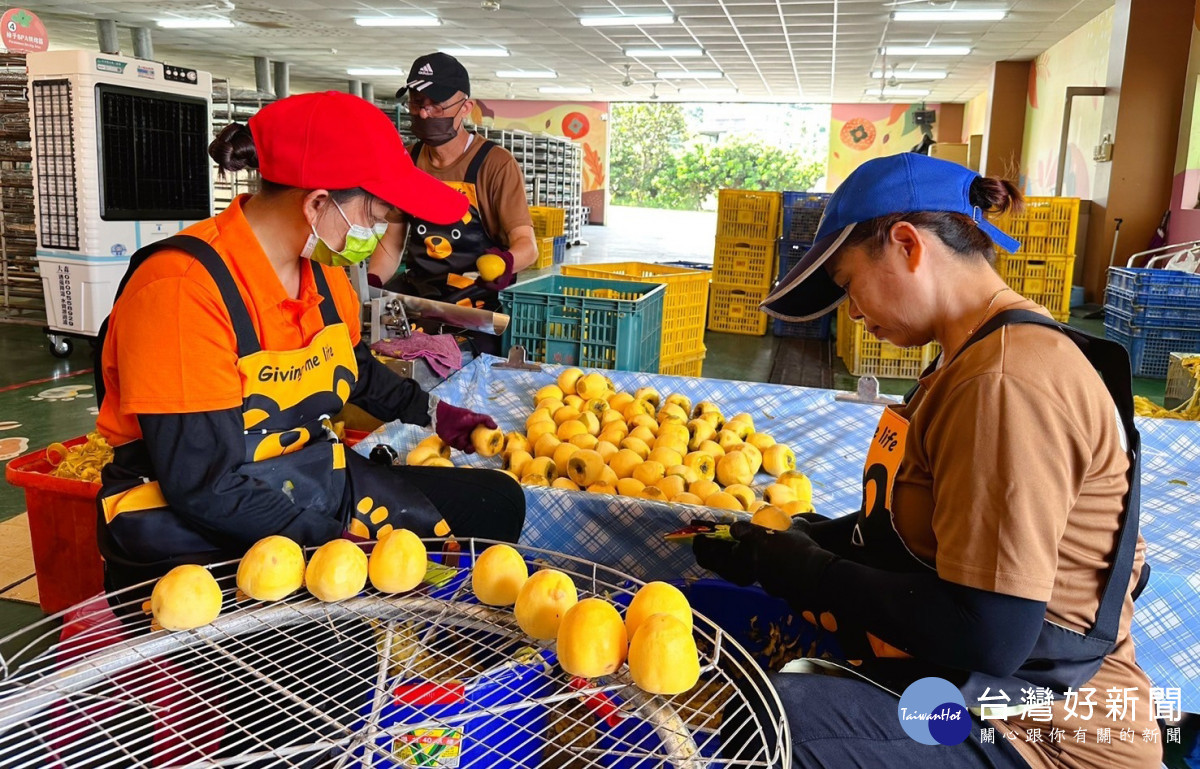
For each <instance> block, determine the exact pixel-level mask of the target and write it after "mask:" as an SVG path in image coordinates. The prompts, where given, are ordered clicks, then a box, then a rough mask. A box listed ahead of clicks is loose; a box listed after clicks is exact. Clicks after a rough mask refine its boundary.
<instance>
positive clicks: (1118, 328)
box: [1104, 309, 1200, 379]
mask: <svg viewBox="0 0 1200 769" xmlns="http://www.w3.org/2000/svg"><path fill="white" fill-rule="evenodd" d="M1104 336H1105V337H1106V338H1108V339H1111V340H1113V341H1114V342H1118V343H1119V344H1120V345H1121V346H1122V347H1124V348H1125V349H1126V350H1128V351H1129V362H1130V364H1131V365H1132V367H1133V375H1134V376H1141V377H1150V378H1153V379H1165V378H1166V376H1167V364H1168V363H1169V362H1170V357H1171V353H1173V352H1188V353H1190V352H1200V328H1153V327H1146V326H1135V325H1133V323H1132V322H1131V320H1130V318H1129V316H1128V315H1123V314H1121V313H1119V312H1117V311H1115V310H1112V309H1106V310H1105V313H1104Z"/></svg>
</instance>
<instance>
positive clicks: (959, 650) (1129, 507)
mask: <svg viewBox="0 0 1200 769" xmlns="http://www.w3.org/2000/svg"><path fill="white" fill-rule="evenodd" d="M1020 202H1021V201H1020V193H1019V192H1018V191H1017V190H1016V188H1015V187H1013V185H1011V184H1010V183H1009V182H1007V181H1001V180H997V179H987V178H983V177H980V176H979V175H978V174H976V173H974V172H973V171H971V170H969V169H967V168H965V167H963V166H959V165H957V164H954V163H949V162H946V161H942V160H937V159H934V158H929V157H926V156H923V155H916V154H912V153H905V154H902V155H896V156H893V157H887V158H880V159H876V160H871V161H869V162H867V163H864V164H863V165H862V166H860V167H859V168H858V169H857V170H856V171H855V172H854V173H852V174H851V175H850V177H849V178H848V179H847V180H846V181H845V183H843V184H842V185H841V187H839V188H838V190H837V191H836V192H835V193H834V194H833V196H832V198H831V199H830V201H829V203H828V206H827V208H826V211H825V216H824V218H823V219H822V222H821V226H820V228H819V231H818V234H817V241H816V243H815V244H814V246H813V247H812V248H811V249H810V250H809V251H808V252H807V253H806V254H805V256H804V257H803V258H802V259H801V260H800V262H799V264H797V265H796V267H795V268H794V269H793V270H792V271H791V272H790V273H789V274H788V275H787V276H786V277H784V278H783V279H782V280H781V281H780V282H779V284H778V286H777V288H776V289H775V290H774V291H773V292H772V293H771V295H770V296H768V297H767V300H766V301H765V302H764V305H763V308H764V310H765V311H766V312H768V313H769V314H771V315H774V316H775V317H778V318H782V319H784V320H789V321H802V320H810V319H813V318H817V317H819V316H821V315H823V314H825V313H827V312H831V311H833V310H834V309H835V308H836V307H837V306H838V305H839V304H840V303H841V302H843V301H846V302H848V303H849V311H850V316H851V317H852V318H855V319H861V320H863V321H864V322H865V323H866V324H867V328H868V330H870V331H871V333H873V334H874V335H875V336H877V337H879V338H881V339H885V340H887V341H889V342H892V343H893V344H896V345H900V346H903V347H911V346H916V345H923V344H926V343H928V342H930V341H937V342H938V343H939V344H941V346H942V354H941V355H940V356H939V358H938V359H937V360H936V361H935V362H934V363H933V364H932V365H931V366H930V367H929V368H928V369H927V370H926V371H925V372H924V373H923V374H922V375H921V377H920V380H919V382H918V383H917V385H916V387H914V388H913V390H912V392H910V393H909V395H908V397H907V398H906V399H905V401H904V403H903V404H898V405H896V406H889V407H887V408H885V409H884V410H883V415H882V417H881V418H880V421H879V426H878V427H877V429H876V432H875V435H874V439H873V440H872V442H871V444H870V446H869V447H867V451H866V461H865V463H864V469H863V482H862V488H863V496H862V505H861V507H860V509H859V510H858V511H857V513H856V514H853V515H848V516H845V517H843V518H838V519H833V520H823V519H817V520H799V521H797V522H796V524H795V525H794V526H793V528H792V529H790V530H788V531H784V532H773V531H770V530H767V529H763V528H760V527H757V526H753V525H751V524H748V523H739V524H735V525H734V526H733V529H732V534H733V535H734V540H733V541H732V542H729V541H722V540H717V539H711V538H698V539H697V540H696V543H695V550H696V557H697V560H698V561H699V563H700V564H701V565H702V566H705V567H706V568H709V569H712V570H713V571H716V572H717V573H719V574H721V575H722V576H724V577H726V578H727V579H730V580H732V581H734V582H737V583H739V584H750V583H751V582H758V583H759V584H761V585H762V587H763V588H764V589H765V590H767V592H769V593H771V594H773V595H776V596H780V597H783V598H785V599H786V600H787V601H788V602H789V604H790V605H791V606H792V608H793V610H794V611H795V612H796V613H797V614H799V615H801V616H803V617H804V618H805V619H808V620H809V621H810V622H812V623H813V624H814V625H816V627H817V630H816V632H820V633H824V634H826V635H828V636H829V638H828V639H827V640H829V642H830V644H831V645H833V646H835V647H837V648H840V651H841V655H840V660H839V662H838V664H836V665H831V664H830V663H828V662H824V663H821V664H819V665H818V664H815V663H813V662H808V663H807V664H808V668H809V669H813V668H818V669H823V670H826V671H828V670H829V669H830V668H832V669H833V670H834V671H836V672H837V673H839V674H840V676H839V677H830V676H825V675H804V674H797V673H787V672H785V673H781V674H779V675H777V676H776V677H775V679H774V680H775V683H776V686H777V688H778V690H779V694H780V697H781V699H782V700H783V702H784V705H785V709H786V711H787V713H788V720H789V724H790V729H791V733H792V742H793V748H792V750H793V765H794V766H803V767H808V766H827V767H844V766H888V767H922V768H924V767H927V766H928V762H929V761H930V760H942V761H946V762H948V763H947V765H950V766H954V767H1025V766H1034V767H1051V766H1055V767H1058V766H1067V767H1092V766H1120V767H1158V766H1159V765H1160V762H1161V755H1162V754H1161V746H1160V744H1159V740H1157V739H1153V738H1152V737H1151V734H1152V733H1155V734H1156V733H1157V725H1156V722H1155V719H1154V711H1153V709H1152V704H1151V701H1150V685H1149V682H1148V680H1147V678H1146V675H1145V674H1144V673H1143V672H1142V670H1141V669H1140V668H1139V667H1138V665H1137V662H1136V660H1135V657H1134V650H1133V640H1132V638H1131V637H1130V635H1129V626H1130V621H1131V618H1132V615H1133V599H1134V598H1135V597H1136V596H1137V594H1138V593H1139V592H1140V588H1141V587H1142V585H1143V584H1144V581H1145V577H1146V576H1148V574H1149V569H1148V568H1147V567H1145V565H1144V561H1143V556H1142V551H1143V543H1142V541H1141V539H1140V537H1139V536H1138V530H1137V527H1138V476H1139V473H1138V467H1139V443H1138V435H1137V431H1136V429H1135V428H1134V425H1133V410H1132V395H1131V392H1130V370H1129V360H1128V357H1127V355H1126V354H1125V351H1124V350H1123V349H1122V348H1121V347H1120V346H1118V345H1115V344H1113V343H1111V342H1107V341H1105V340H1102V339H1095V338H1093V337H1089V336H1087V335H1084V334H1081V333H1079V332H1076V331H1073V330H1071V329H1068V328H1067V327H1066V326H1060V325H1059V324H1057V323H1055V322H1054V321H1053V320H1052V319H1051V318H1050V316H1049V313H1048V312H1047V311H1046V310H1045V309H1044V308H1042V307H1040V306H1039V305H1037V304H1035V303H1033V302H1031V301H1029V300H1027V299H1025V298H1023V297H1021V296H1020V295H1018V294H1017V293H1016V292H1014V291H1013V290H1012V289H1010V288H1009V287H1008V286H1006V285H1005V283H1004V281H1003V279H1001V278H1000V276H999V275H998V274H997V273H996V271H995V269H994V268H993V267H992V262H993V261H994V259H995V250H996V248H995V247H996V246H1000V247H1003V248H1005V249H1006V250H1009V251H1016V250H1017V248H1019V245H1020V244H1019V243H1017V242H1016V241H1014V240H1013V239H1012V238H1010V237H1008V236H1007V235H1005V234H1004V233H1003V232H1001V231H1000V230H998V229H997V228H996V227H995V226H993V225H992V224H991V223H990V222H988V220H987V219H986V218H985V216H986V215H987V214H993V213H1000V212H1003V211H1006V210H1009V209H1010V208H1013V207H1014V206H1017V205H1020ZM797 667H800V666H797ZM785 670H786V668H785ZM1114 692H1116V694H1114ZM1114 697H1115V698H1116V701H1115V702H1114ZM746 721H747V719H745V718H739V717H738V716H737V714H731V713H727V714H726V719H725V723H726V727H725V728H726V734H725V737H726V743H727V745H729V746H730V747H729V748H728V749H729V750H730V751H735V750H736V745H737V744H738V742H739V741H738V738H737V735H736V731H737V725H738V724H739V723H745V722H746ZM1130 735H1131V736H1132V737H1131V739H1126V737H1128V736H1130Z"/></svg>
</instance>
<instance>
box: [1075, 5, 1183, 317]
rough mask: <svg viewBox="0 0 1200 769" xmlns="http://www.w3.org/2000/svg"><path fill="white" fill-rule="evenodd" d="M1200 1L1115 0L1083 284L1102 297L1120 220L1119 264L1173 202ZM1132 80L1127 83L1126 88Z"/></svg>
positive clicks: (1140, 247) (1095, 298) (1140, 246)
mask: <svg viewBox="0 0 1200 769" xmlns="http://www.w3.org/2000/svg"><path fill="white" fill-rule="evenodd" d="M1195 13H1196V2H1195V0H1117V4H1116V10H1115V12H1114V15H1113V31H1112V40H1111V42H1110V44H1109V55H1108V82H1107V83H1105V85H1106V86H1107V88H1108V94H1107V95H1106V96H1105V98H1104V114H1103V116H1102V118H1101V125H1100V130H1099V132H1098V135H1097V136H1096V143H1097V144H1099V142H1100V137H1102V136H1104V135H1105V134H1111V135H1112V141H1113V156H1112V162H1110V163H1097V164H1096V171H1095V176H1094V177H1093V182H1092V213H1091V216H1090V218H1089V220H1088V239H1087V251H1086V253H1084V255H1083V259H1084V263H1083V270H1082V273H1083V285H1084V292H1085V296H1086V297H1087V299H1088V301H1091V302H1099V301H1101V300H1102V298H1103V296H1104V288H1105V285H1106V283H1107V278H1108V274H1107V273H1108V262H1109V259H1110V258H1111V256H1112V248H1113V234H1114V231H1115V228H1116V224H1115V220H1116V219H1118V218H1119V219H1121V220H1122V223H1121V234H1120V236H1119V237H1118V238H1117V253H1116V258H1115V260H1114V261H1115V263H1116V264H1119V265H1123V264H1125V262H1126V261H1127V260H1128V259H1129V257H1130V256H1132V255H1133V254H1135V253H1137V252H1138V251H1144V250H1145V249H1146V246H1147V244H1148V243H1149V242H1150V238H1151V237H1152V236H1153V234H1154V230H1155V228H1156V227H1157V226H1158V222H1159V220H1160V218H1161V217H1162V215H1163V212H1164V211H1166V210H1167V207H1168V206H1169V205H1170V203H1171V185H1172V180H1173V177H1174V170H1175V149H1176V146H1177V143H1178V141H1179V123H1180V120H1181V117H1182V112H1183V96H1184V88H1185V84H1186V82H1187V69H1188V66H1187V64H1188V54H1189V52H1190V49H1191V41H1192V30H1193V28H1194V24H1193V18H1194V15H1195ZM1125 86H1128V87H1125Z"/></svg>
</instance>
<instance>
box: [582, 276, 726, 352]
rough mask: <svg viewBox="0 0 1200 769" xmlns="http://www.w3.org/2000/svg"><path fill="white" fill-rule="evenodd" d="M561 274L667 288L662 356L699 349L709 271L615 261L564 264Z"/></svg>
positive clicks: (702, 333)
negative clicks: (657, 284) (656, 284)
mask: <svg viewBox="0 0 1200 769" xmlns="http://www.w3.org/2000/svg"><path fill="white" fill-rule="evenodd" d="M562 274H563V275H569V276H574V277H579V278H600V279H602V280H627V281H635V282H638V283H659V284H662V285H664V286H666V287H667V293H666V296H665V298H664V299H663V318H662V348H661V351H660V356H659V357H660V359H661V360H664V361H665V360H667V359H668V358H670V359H679V358H681V357H683V356H693V355H695V354H696V346H697V345H698V344H700V340H701V339H702V338H703V337H704V319H705V317H706V312H707V310H708V280H709V274H710V273H709V272H708V271H701V270H689V269H685V268H682V267H671V266H669V265H662V264H651V263H648V262H612V263H609V264H570V265H563V267H562ZM701 348H703V345H701ZM660 372H661V367H660Z"/></svg>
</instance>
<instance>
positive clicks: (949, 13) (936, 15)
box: [892, 9, 1008, 21]
mask: <svg viewBox="0 0 1200 769" xmlns="http://www.w3.org/2000/svg"><path fill="white" fill-rule="evenodd" d="M1007 15H1008V11H1005V10H1001V9H996V10H990V11H972V10H967V9H962V10H945V11H893V12H892V21H1000V20H1001V19H1003V18H1004V17H1005V16H1007Z"/></svg>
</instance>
